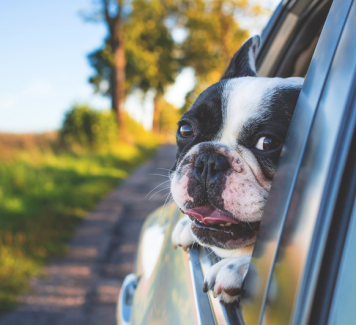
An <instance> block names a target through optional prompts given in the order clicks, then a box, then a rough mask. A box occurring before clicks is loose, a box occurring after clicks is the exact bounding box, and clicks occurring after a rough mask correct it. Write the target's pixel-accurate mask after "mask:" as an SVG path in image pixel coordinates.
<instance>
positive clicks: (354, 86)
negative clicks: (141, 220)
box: [118, 0, 356, 325]
mask: <svg viewBox="0 0 356 325" xmlns="http://www.w3.org/2000/svg"><path fill="white" fill-rule="evenodd" d="M355 31H356V1H353V0H334V1H330V0H288V1H283V2H282V3H281V4H280V5H279V6H278V8H277V9H276V11H275V13H274V14H273V16H272V18H271V19H270V21H269V23H268V25H267V26H266V28H265V30H264V32H263V34H262V41H263V42H262V46H261V48H260V51H259V54H258V58H257V70H258V71H259V76H268V77H275V76H278V77H290V76H302V77H304V76H305V83H304V86H303V88H302V91H301V93H300V96H299V99H298V103H297V106H296V109H295V112H294V115H293V118H292V122H291V125H290V128H289V131H288V134H287V138H286V141H285V145H284V147H283V150H282V155H281V158H280V161H279V164H278V168H277V172H276V174H275V177H274V181H273V185H272V189H271V192H270V195H269V198H268V201H267V203H266V206H265V211H264V214H263V217H262V222H261V225H260V230H259V233H258V237H257V240H256V244H255V248H254V251H253V255H252V261H251V265H250V269H249V272H248V274H247V276H246V279H245V282H244V286H243V293H242V295H241V297H240V299H239V301H238V302H236V303H234V304H225V305H224V304H221V303H220V302H219V300H218V299H217V298H214V297H213V296H212V294H211V293H209V294H206V293H203V291H202V287H203V280H204V274H205V273H206V272H207V270H208V269H209V268H210V267H211V266H212V265H213V264H214V263H216V261H217V260H218V259H219V258H218V257H217V256H215V255H214V254H213V253H212V251H209V249H207V248H203V247H193V248H191V249H190V250H189V251H188V252H184V251H183V250H182V249H178V250H174V249H173V247H172V243H171V233H172V230H173V228H174V225H175V224H176V222H177V220H178V219H179V218H180V217H181V212H180V211H178V209H177V208H176V206H175V205H174V203H171V204H168V205H167V206H165V207H164V208H161V209H159V210H157V211H155V212H154V213H152V214H151V215H150V216H149V217H148V218H147V220H146V222H145V224H144V226H143V229H142V233H141V237H140V242H139V248H138V252H137V258H136V260H137V262H136V270H135V273H134V274H131V275H129V276H128V277H126V279H125V281H124V284H123V286H122V290H121V292H120V298H119V302H118V323H119V324H132V325H137V324H184V325H187V324H204V325H209V324H219V325H220V324H247V325H254V324H273V325H274V324H298V325H299V324H313V325H314V324H354V323H355V319H356V308H354V305H355V304H356V277H355V275H354V274H355V269H356V254H355V253H354V250H355V248H356V200H355V199H356V41H355V35H354V34H355Z"/></svg>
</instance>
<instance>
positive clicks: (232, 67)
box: [221, 35, 260, 80]
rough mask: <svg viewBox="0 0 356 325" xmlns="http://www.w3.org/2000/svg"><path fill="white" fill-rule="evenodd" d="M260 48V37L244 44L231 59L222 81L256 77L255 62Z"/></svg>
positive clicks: (250, 39) (252, 38)
mask: <svg viewBox="0 0 356 325" xmlns="http://www.w3.org/2000/svg"><path fill="white" fill-rule="evenodd" d="M259 46H260V37H259V36H258V35H256V36H253V37H251V38H249V39H248V40H247V41H246V42H245V43H243V44H242V46H241V48H240V49H239V50H238V51H237V52H236V53H235V55H234V56H233V58H232V59H231V61H230V64H229V66H228V68H227V69H226V71H225V73H224V75H223V76H222V77H221V80H223V79H231V78H238V77H256V76H257V72H256V66H255V61H256V55H257V51H258V48H259Z"/></svg>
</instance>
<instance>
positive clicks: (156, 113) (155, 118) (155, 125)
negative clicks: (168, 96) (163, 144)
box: [152, 91, 162, 134]
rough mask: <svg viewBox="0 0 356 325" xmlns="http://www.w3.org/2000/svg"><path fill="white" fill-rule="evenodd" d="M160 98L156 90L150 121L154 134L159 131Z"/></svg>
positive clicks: (160, 95)
mask: <svg viewBox="0 0 356 325" xmlns="http://www.w3.org/2000/svg"><path fill="white" fill-rule="evenodd" d="M161 98H162V94H161V93H159V92H158V91H157V93H156V95H155V97H154V99H153V123H152V131H153V132H154V133H156V134H158V133H160V125H159V123H160V115H161V111H160V105H159V102H160V100H161Z"/></svg>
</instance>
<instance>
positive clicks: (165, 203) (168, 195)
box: [158, 191, 173, 222]
mask: <svg viewBox="0 0 356 325" xmlns="http://www.w3.org/2000/svg"><path fill="white" fill-rule="evenodd" d="M171 195H172V193H171V191H169V193H168V194H167V197H166V200H165V201H164V204H163V206H162V208H161V211H160V213H159V217H158V222H159V221H160V220H161V217H162V214H163V211H164V208H165V207H166V205H167V204H168V203H170V202H172V201H169V202H167V200H169V197H170V196H171ZM172 199H173V196H172Z"/></svg>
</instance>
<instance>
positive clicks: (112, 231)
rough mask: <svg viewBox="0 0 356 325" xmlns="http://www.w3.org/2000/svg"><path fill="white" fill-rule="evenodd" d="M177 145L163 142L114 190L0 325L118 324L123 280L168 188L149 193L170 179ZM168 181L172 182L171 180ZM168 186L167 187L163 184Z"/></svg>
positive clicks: (130, 270) (35, 280) (130, 269)
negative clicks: (150, 217)
mask: <svg viewBox="0 0 356 325" xmlns="http://www.w3.org/2000/svg"><path fill="white" fill-rule="evenodd" d="M175 150H176V149H175V146H171V145H165V146H162V147H161V148H160V149H159V150H158V152H157V153H156V155H155V156H154V157H153V158H152V159H151V160H149V161H148V162H147V163H146V164H144V165H143V166H141V167H140V168H138V169H137V170H136V171H134V172H133V173H132V174H131V176H130V177H129V178H128V179H126V180H125V181H124V182H123V183H122V184H121V186H120V187H119V188H118V189H117V190H114V191H113V192H111V193H110V194H109V195H108V196H107V197H106V198H105V199H104V200H103V201H102V202H101V203H100V204H99V205H98V206H97V207H96V209H95V210H94V211H93V212H92V213H90V214H89V215H88V217H87V218H86V219H85V221H84V222H83V223H82V224H81V225H80V226H79V228H78V229H77V231H76V234H75V237H74V238H73V240H72V241H71V243H70V250H69V254H68V255H67V256H66V257H64V258H58V259H55V260H53V261H52V263H51V264H50V265H49V266H48V267H45V268H44V269H43V272H44V273H45V274H46V277H45V278H43V279H33V280H32V281H31V286H32V288H33V294H31V295H26V296H23V297H21V299H22V300H23V302H24V303H23V304H22V305H20V306H19V307H18V308H17V309H16V310H15V311H14V312H12V313H9V314H7V315H5V316H4V317H2V318H0V325H84V324H85V325H114V324H116V321H115V317H116V311H115V309H116V301H117V296H118V293H119V290H120V286H121V283H122V281H123V279H124V277H125V275H126V274H128V273H130V272H132V270H133V259H134V253H135V251H136V248H137V240H138V236H139V233H140V229H141V226H142V223H143V222H144V220H145V218H146V216H147V215H148V214H149V213H150V212H152V211H153V210H155V209H156V208H158V207H159V206H161V205H162V204H163V203H164V201H165V199H166V193H167V191H162V192H160V193H158V194H157V195H155V196H154V197H152V199H151V200H149V199H148V198H149V197H148V198H145V196H146V194H147V193H148V192H149V191H150V190H152V189H153V188H154V187H155V186H157V185H158V184H160V183H161V182H163V181H165V180H166V179H165V178H164V177H160V176H153V175H150V174H162V175H167V171H165V170H162V169H157V168H170V167H171V166H172V165H173V161H174V156H175ZM166 184H167V183H166ZM162 188H163V187H162Z"/></svg>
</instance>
